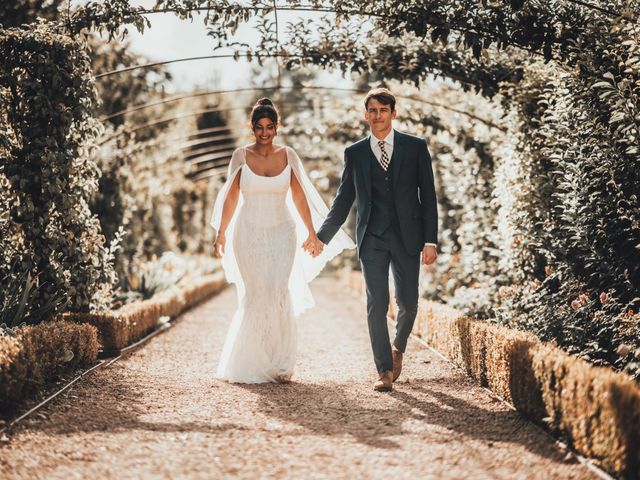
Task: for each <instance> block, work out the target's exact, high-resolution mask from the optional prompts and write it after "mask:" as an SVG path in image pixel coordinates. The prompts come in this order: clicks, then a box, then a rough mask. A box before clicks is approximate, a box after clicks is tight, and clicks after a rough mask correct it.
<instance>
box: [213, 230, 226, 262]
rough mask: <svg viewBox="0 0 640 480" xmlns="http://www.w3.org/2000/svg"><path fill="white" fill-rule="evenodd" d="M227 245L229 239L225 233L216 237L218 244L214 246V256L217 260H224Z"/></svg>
mask: <svg viewBox="0 0 640 480" xmlns="http://www.w3.org/2000/svg"><path fill="white" fill-rule="evenodd" d="M226 243H227V239H226V237H225V235H224V233H221V232H220V233H218V236H217V237H216V243H214V244H213V255H214V256H215V257H216V258H222V255H223V254H224V246H225V244H226Z"/></svg>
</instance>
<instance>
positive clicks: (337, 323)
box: [0, 278, 595, 480]
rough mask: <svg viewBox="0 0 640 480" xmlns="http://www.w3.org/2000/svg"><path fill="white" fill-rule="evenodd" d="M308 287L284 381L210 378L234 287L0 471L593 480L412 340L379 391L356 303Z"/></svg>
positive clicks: (64, 414)
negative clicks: (390, 388)
mask: <svg viewBox="0 0 640 480" xmlns="http://www.w3.org/2000/svg"><path fill="white" fill-rule="evenodd" d="M312 290H313V292H314V295H315V298H316V302H317V304H318V306H317V307H316V308H314V309H312V310H310V311H308V312H307V313H306V314H305V315H303V316H302V317H301V318H300V319H299V355H298V363H297V370H296V374H295V376H294V382H293V383H291V384H287V385H272V384H269V385H232V384H227V383H224V382H221V381H218V380H216V379H215V378H214V372H215V367H216V362H217V360H218V356H219V354H220V350H221V347H222V344H223V341H224V335H225V332H226V330H227V328H228V325H229V322H230V319H231V316H232V314H233V311H234V310H235V304H236V301H235V293H234V290H233V288H228V289H226V290H224V291H223V292H222V293H221V294H220V295H219V296H217V297H215V298H213V299H211V300H209V301H207V302H205V303H203V304H201V305H199V306H197V307H196V308H194V309H192V310H190V311H188V312H187V313H185V314H184V316H183V317H182V318H181V319H179V321H177V322H176V324H175V325H174V326H173V327H172V328H171V329H169V330H168V331H167V332H166V333H164V334H162V335H159V336H156V337H155V338H153V339H152V340H151V341H150V342H149V343H148V344H146V345H144V346H143V347H142V348H140V349H139V350H136V351H135V352H133V353H132V354H130V355H129V356H127V357H126V358H124V359H121V360H119V361H117V362H115V363H114V364H112V365H111V366H109V367H107V368H102V369H98V370H96V371H95V372H92V373H91V374H89V375H87V376H86V377H85V378H84V379H82V380H81V381H80V382H78V383H77V384H76V385H74V386H73V387H72V388H71V389H69V390H68V391H67V392H65V393H63V394H62V395H61V396H59V397H57V398H56V399H54V400H53V401H52V402H51V403H49V404H48V405H47V406H46V407H44V409H43V410H41V411H40V412H39V414H38V415H37V416H33V417H28V418H27V419H25V420H24V421H23V422H21V423H20V424H19V425H18V426H17V427H16V429H15V430H13V431H12V433H11V440H10V441H9V442H7V443H6V444H4V445H2V446H1V447H0V478H3V479H7V480H8V479H37V478H43V479H45V478H46V479H58V478H59V479H71V478H94V479H106V478H144V479H156V478H157V479H160V478H194V479H200V478H201V479H210V478H228V477H234V478H252V479H253V478H349V479H352V478H393V479H401V478H421V479H428V478H434V479H436V478H437V479H449V478H450V479H457V478H460V479H462V478H465V479H468V478H473V479H484V478H492V479H513V478H539V479H547V478H555V479H558V478H575V479H588V478H595V475H594V474H593V473H591V471H589V470H588V469H587V468H586V467H584V466H582V465H580V464H579V463H576V461H575V460H574V459H572V458H571V456H570V455H566V452H562V451H561V450H560V449H558V448H557V447H556V446H555V445H554V443H553V442H552V441H551V440H550V438H549V437H548V436H547V435H546V434H544V433H543V432H542V431H541V430H540V429H538V428H536V427H534V426H533V425H531V424H530V423H529V422H527V421H526V420H524V419H523V418H522V417H521V416H520V415H519V414H517V413H516V412H514V411H512V410H510V409H509V408H508V407H507V406H506V405H505V404H503V403H502V402H500V401H498V400H496V399H495V398H493V397H492V396H491V395H490V394H489V393H488V392H487V391H486V390H484V389H482V388H480V387H479V386H477V385H476V384H475V383H474V382H472V381H471V380H469V379H468V378H467V377H466V376H465V375H464V374H463V373H462V372H461V371H460V370H458V369H456V368H454V367H453V366H452V365H451V364H450V363H448V362H446V361H444V360H443V359H441V358H440V357H438V356H437V355H436V354H434V353H433V352H432V351H430V350H429V349H427V348H425V347H423V346H421V345H420V344H418V343H417V342H416V341H413V340H411V341H410V344H409V347H408V353H407V355H405V369H404V371H403V374H402V377H401V379H400V381H399V382H398V383H396V389H395V391H394V392H392V393H376V392H374V391H373V390H372V383H373V381H374V375H375V372H374V367H373V361H372V358H371V352H370V347H369V339H368V334H367V328H366V319H365V306H364V303H363V302H362V299H361V298H359V297H358V296H355V295H354V294H352V293H351V292H349V291H345V289H344V288H341V287H340V285H339V284H336V281H335V279H332V278H320V279H318V280H316V281H315V282H314V284H313V289H312Z"/></svg>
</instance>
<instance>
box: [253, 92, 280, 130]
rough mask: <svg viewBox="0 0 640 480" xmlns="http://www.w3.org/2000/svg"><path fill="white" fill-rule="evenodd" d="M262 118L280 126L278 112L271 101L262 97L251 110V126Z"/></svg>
mask: <svg viewBox="0 0 640 480" xmlns="http://www.w3.org/2000/svg"><path fill="white" fill-rule="evenodd" d="M262 118H268V119H269V120H271V121H272V122H273V123H274V124H276V125H277V124H278V110H276V107H275V105H274V104H273V102H272V101H271V99H269V98H267V97H262V98H261V99H259V100H258V101H257V102H256V104H255V105H254V106H253V109H252V110H251V125H255V124H256V123H258V121H259V120H260V119H262Z"/></svg>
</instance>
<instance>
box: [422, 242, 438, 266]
mask: <svg viewBox="0 0 640 480" xmlns="http://www.w3.org/2000/svg"><path fill="white" fill-rule="evenodd" d="M437 257H438V254H437V253H436V247H434V246H433V245H425V246H424V248H423V249H422V263H423V264H424V265H431V264H432V263H433V262H435V261H436V258H437Z"/></svg>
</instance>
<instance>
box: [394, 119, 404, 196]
mask: <svg viewBox="0 0 640 480" xmlns="http://www.w3.org/2000/svg"><path fill="white" fill-rule="evenodd" d="M403 147H404V145H403V143H402V138H401V137H400V134H399V133H398V132H397V131H395V130H394V133H393V154H392V155H391V172H392V173H393V190H394V191H395V190H396V186H397V185H398V178H399V177H400V164H401V163H402V159H403V158H404V154H403V150H402V149H403Z"/></svg>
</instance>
